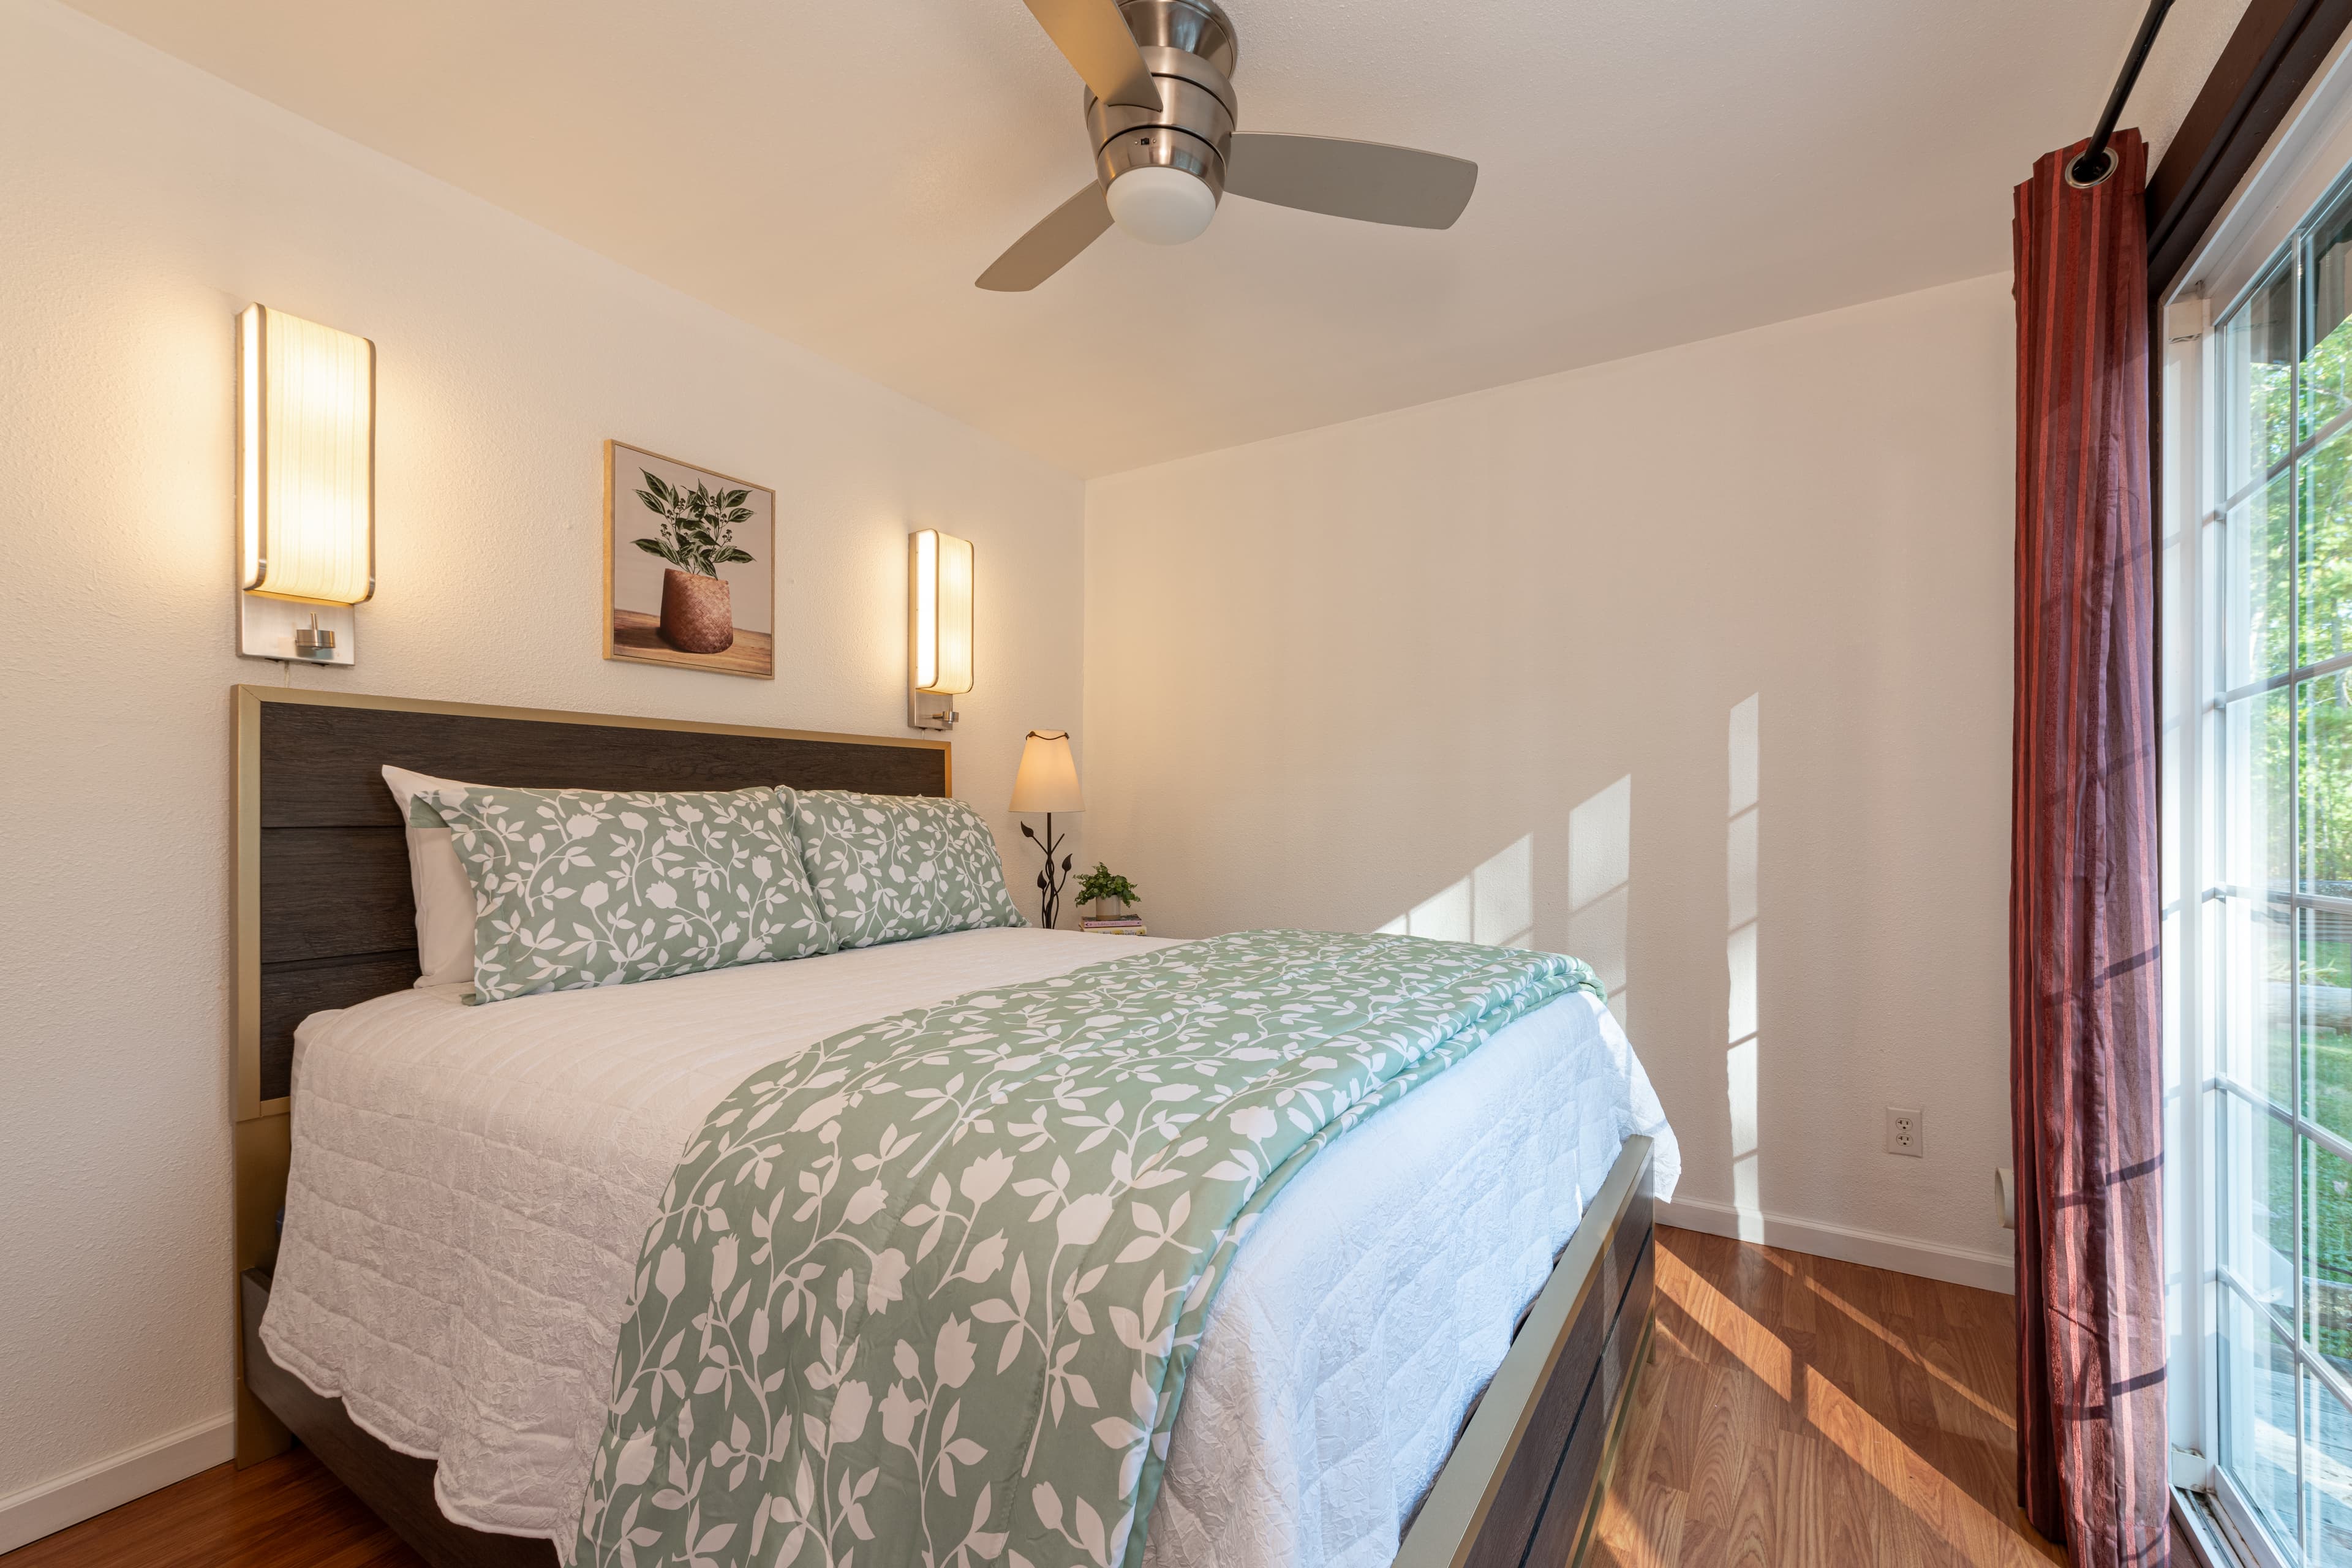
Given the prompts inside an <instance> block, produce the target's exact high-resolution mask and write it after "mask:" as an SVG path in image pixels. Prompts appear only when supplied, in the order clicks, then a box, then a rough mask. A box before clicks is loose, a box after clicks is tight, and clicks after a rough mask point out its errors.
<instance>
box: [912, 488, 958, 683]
mask: <svg viewBox="0 0 2352 1568" xmlns="http://www.w3.org/2000/svg"><path fill="white" fill-rule="evenodd" d="M907 551H908V571H909V574H910V577H909V581H908V620H909V622H910V630H911V634H912V638H913V643H914V663H915V689H916V690H918V691H935V692H946V693H949V694H950V695H952V694H956V693H961V692H965V691H970V690H971V596H972V579H973V575H974V574H973V563H972V551H971V541H970V540H968V539H958V538H957V537H956V536H955V535H953V534H951V533H941V532H940V531H939V530H938V529H936V528H926V529H921V530H919V531H916V532H914V533H912V534H909V535H908V539H907Z"/></svg>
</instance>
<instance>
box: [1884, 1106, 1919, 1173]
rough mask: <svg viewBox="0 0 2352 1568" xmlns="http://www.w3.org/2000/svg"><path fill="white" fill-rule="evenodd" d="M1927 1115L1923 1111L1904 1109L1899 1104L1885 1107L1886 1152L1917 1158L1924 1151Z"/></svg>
mask: <svg viewBox="0 0 2352 1568" xmlns="http://www.w3.org/2000/svg"><path fill="white" fill-rule="evenodd" d="M1926 1144H1927V1113H1926V1112H1925V1111H1919V1110H1904V1109H1903V1108H1902V1107H1901V1106H1899V1105H1890V1106H1888V1107H1887V1108H1886V1152H1888V1153H1890V1154H1908V1155H1910V1156H1911V1157H1912V1158H1913V1159H1915V1160H1916V1159H1919V1158H1920V1157H1921V1156H1922V1155H1923V1154H1924V1153H1925V1152H1926Z"/></svg>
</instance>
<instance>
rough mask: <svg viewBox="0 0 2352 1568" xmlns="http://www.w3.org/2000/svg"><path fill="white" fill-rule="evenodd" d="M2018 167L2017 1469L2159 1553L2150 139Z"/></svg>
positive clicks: (2068, 1504) (2062, 1507)
mask: <svg viewBox="0 0 2352 1568" xmlns="http://www.w3.org/2000/svg"><path fill="white" fill-rule="evenodd" d="M2115 149H2116V155H2117V157H2118V158H2119V159H2120V161H2121V163H2120V166H2119V167H2118V168H2117V169H2116V172H2115V174H2113V175H2112V176H2110V177H2109V178H2108V179H2107V180H2106V181H2105V183H2104V184H2098V185H2095V186H2093V187H2092V188H2090V189H2088V190H2076V189H2074V187H2072V186H2070V185H2069V184H2067V183H2066V169H2067V166H2068V165H2069V164H2070V163H2072V161H2073V160H2074V158H2075V157H2077V156H2079V155H2080V154H2081V153H2082V151H2083V148H2082V147H2081V146H2080V145H2077V146H2075V147H2074V148H2072V149H2070V150H2068V151H2066V152H2063V153H2050V154H2049V155H2048V156H2046V157H2044V158H2043V159H2042V161H2041V162H2040V163H2036V164H2035V165H2034V166H2033V178H2032V179H2031V180H2029V181H2027V182H2026V183H2025V184H2021V185H2020V186H2018V187H2017V220H2016V229H2015V237H2016V257H2017V272H2016V284H2015V287H2016V295H2017V706H2016V736H2015V756H2014V759H2013V773H2012V776H2011V848H2010V917H2009V922H2010V923H2009V953H2010V957H2009V996H2010V1115H2011V1128H2012V1132H2013V1136H2014V1139H2015V1144H2016V1157H2017V1327H2018V1333H2017V1374H2018V1423H2017V1470H2018V1489H2019V1492H2020V1494H2021V1497H2020V1500H2021V1501H2022V1503H2023V1504H2024V1507H2025V1512H2026V1517H2027V1518H2028V1519H2029V1520H2030V1521H2032V1524H2033V1526H2034V1528H2035V1529H2037V1530H2039V1531H2042V1534H2043V1535H2045V1536H2048V1537H2049V1538H2051V1539H2052V1540H2053V1541H2062V1542H2064V1543H2065V1544H2066V1545H2067V1547H2068V1548H2069V1550H2070V1551H2071V1552H2072V1553H2073V1556H2074V1564H2075V1568H2125V1565H2129V1568H2152V1565H2156V1564H2162V1563H2165V1562H2166V1561H2167V1544H2166V1528H2165V1518H2166V1509H2167V1504H2168V1496H2169V1491H2168V1483H2167V1470H2168V1459H2169V1449H2170V1444H2169V1440H2168V1434H2167V1428H2166V1422H2165V1385H2164V1366H2165V1334H2164V1253H2163V1220H2164V1209H2163V1191H2162V1182H2163V1160H2164V1148H2163V1131H2164V1121H2163V1086H2164V1075H2163V1069H2162V1064H2161V1062H2160V1060H2159V1058H2158V1024H2159V1016H2158V1005H2159V995H2158V957H2159V954H2158V907H2157V904H2158V890H2157V837H2156V835H2157V812H2156V670H2155V664H2156V586H2155V577H2154V564H2155V563H2154V556H2153V545H2152V541H2151V538H2150V511H2149V506H2150V479H2149V468H2148V358H2147V356H2148V305H2147V218H2146V216H2145V209H2144V205H2143V199H2142V191H2143V187H2144V184H2145V182H2146V178H2147V147H2146V145H2145V144H2144V143H2143V142H2141V141H2140V138H2139V135H2138V133H2137V132H2132V131H2124V132H2117V133H2116V139H2115Z"/></svg>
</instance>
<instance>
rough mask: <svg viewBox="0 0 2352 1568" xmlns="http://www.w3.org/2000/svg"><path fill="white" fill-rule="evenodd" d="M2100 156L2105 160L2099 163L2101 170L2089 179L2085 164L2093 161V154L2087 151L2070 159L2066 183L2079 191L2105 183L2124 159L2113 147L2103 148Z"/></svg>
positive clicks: (2067, 165)
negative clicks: (2086, 175)
mask: <svg viewBox="0 0 2352 1568" xmlns="http://www.w3.org/2000/svg"><path fill="white" fill-rule="evenodd" d="M2099 156H2100V158H2101V159H2102V160H2103V162H2102V163H2100V165H2099V172H2098V173H2097V174H2093V175H2091V176H2090V177H2089V178H2087V179H2085V178H2084V176H2083V165H2084V164H2085V163H2089V162H2090V161H2091V155H2090V154H2089V153H2084V154H2083V155H2082V156H2081V157H2079V158H2074V159H2070V160H2069V161H2068V162H2067V164H2066V183H2067V184H2070V185H2072V186H2074V188H2075V189H2076V190H2078V191H2087V190H2089V189H2090V188H2091V187H2092V186H2094V185H2103V184H2106V183H2107V179H2108V176H2110V175H2112V174H2114V173H2115V172H2116V168H2117V167H2118V166H2119V165H2120V164H2121V163H2123V160H2122V159H2120V158H2118V157H2116V150H2115V149H2114V148H2113V147H2106V148H2103V149H2101V150H2100V153H2099Z"/></svg>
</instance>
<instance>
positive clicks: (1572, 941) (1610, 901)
mask: <svg viewBox="0 0 2352 1568" xmlns="http://www.w3.org/2000/svg"><path fill="white" fill-rule="evenodd" d="M1632 905H1633V774H1631V773H1627V774H1626V775H1625V776H1624V777H1623V778H1622V779H1619V780H1618V781H1617V782H1616V783H1615V784H1611V785H1610V786H1609V787H1608V788H1606V789H1604V790H1601V791H1599V792H1598V793H1596V794H1594V795H1589V796H1587V797H1586V799H1585V801H1584V804H1583V805H1580V806H1578V807H1577V808H1576V809H1575V810H1573V811H1571V812H1570V813H1569V814H1568V951H1569V952H1570V953H1571V954H1572V955H1574V956H1575V957H1578V958H1580V959H1582V960H1584V962H1585V963H1589V964H1591V965H1592V972H1593V973H1595V974H1598V975H1599V976H1600V977H1601V984H1602V985H1604V986H1606V987H1608V990H1609V1010H1610V1011H1611V1012H1612V1013H1614V1014H1616V1015H1617V1023H1618V1025H1619V1026H1620V1027H1622V1028H1628V1029H1630V1028H1632V1027H1633V1025H1632V1024H1631V1023H1630V1022H1628V1021H1627V1012H1628V1007H1629V1003H1628V1000H1627V996H1626V956H1625V955H1626V942H1627V937H1626V931H1627V921H1628V920H1629V918H1630V912H1631V910H1632Z"/></svg>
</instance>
